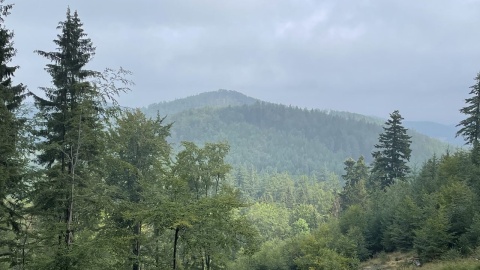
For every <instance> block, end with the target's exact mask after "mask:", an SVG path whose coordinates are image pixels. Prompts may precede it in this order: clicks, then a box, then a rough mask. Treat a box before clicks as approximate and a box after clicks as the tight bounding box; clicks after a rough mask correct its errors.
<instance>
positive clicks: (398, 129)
mask: <svg viewBox="0 0 480 270" xmlns="http://www.w3.org/2000/svg"><path fill="white" fill-rule="evenodd" d="M402 120H403V118H402V116H401V115H400V113H399V112H398V111H394V112H393V113H391V114H390V119H388V120H387V122H385V126H384V127H383V130H384V132H383V133H382V134H380V136H379V139H378V141H379V143H378V144H376V145H375V148H376V149H377V150H376V151H374V152H373V153H372V156H373V159H374V161H373V168H372V174H373V178H374V184H375V185H376V186H378V187H380V188H382V189H384V188H385V187H387V186H389V185H391V184H392V183H393V182H394V180H395V179H402V178H404V177H405V176H406V175H407V173H408V172H409V171H410V168H409V167H408V165H407V162H408V161H409V160H410V154H411V152H412V151H411V149H410V144H411V143H412V141H411V137H410V136H409V135H408V134H407V129H406V128H404V127H403V126H402Z"/></svg>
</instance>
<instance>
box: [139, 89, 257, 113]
mask: <svg viewBox="0 0 480 270" xmlns="http://www.w3.org/2000/svg"><path fill="white" fill-rule="evenodd" d="M257 101H258V100H257V99H254V98H252V97H248V96H246V95H244V94H242V93H239V92H236V91H231V90H224V89H221V90H218V91H214V92H205V93H201V94H198V95H195V96H190V97H186V98H182V99H176V100H174V101H168V102H160V103H154V104H151V105H149V106H148V107H146V108H142V111H143V112H144V113H145V114H146V115H148V116H151V117H152V116H156V115H157V112H159V113H160V115H162V116H165V115H173V114H175V113H178V112H182V111H186V110H191V109H198V108H205V107H210V108H223V107H228V106H239V105H250V104H253V103H255V102H257Z"/></svg>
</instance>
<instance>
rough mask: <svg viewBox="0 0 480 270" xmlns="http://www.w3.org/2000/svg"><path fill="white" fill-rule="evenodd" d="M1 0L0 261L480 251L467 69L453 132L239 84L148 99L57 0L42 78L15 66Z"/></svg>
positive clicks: (479, 104) (180, 260)
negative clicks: (272, 98)
mask: <svg viewBox="0 0 480 270" xmlns="http://www.w3.org/2000/svg"><path fill="white" fill-rule="evenodd" d="M12 7H13V6H12V5H9V4H4V0H0V23H1V26H0V269H69V270H73V269H133V270H140V269H145V270H146V269H240V270H241V269H259V270H260V269H358V268H361V267H362V263H363V262H364V261H367V260H369V259H370V258H373V257H378V256H379V254H385V253H389V252H394V251H400V252H411V253H413V254H414V256H415V258H416V259H415V261H414V262H416V263H417V262H419V263H421V264H424V263H429V262H432V261H438V260H450V261H452V260H459V259H461V258H472V257H475V256H477V257H478V256H479V255H480V249H479V248H478V247H479V245H480V214H479V213H480V196H479V195H480V166H479V164H480V154H479V153H480V152H479V151H480V150H479V149H480V148H479V145H478V141H479V139H480V138H479V137H480V113H479V109H478V108H480V73H479V74H478V75H477V77H476V78H475V85H473V86H472V87H471V92H470V95H471V97H470V98H468V99H467V100H466V106H465V107H464V108H461V112H462V113H464V114H465V115H466V118H465V120H463V121H461V122H460V123H459V128H460V129H459V131H458V133H457V134H458V135H459V136H461V137H463V138H465V140H466V142H467V145H468V146H469V148H468V149H465V150H455V151H453V150H448V151H445V150H446V148H445V145H444V144H442V143H440V142H438V141H435V140H432V139H429V138H427V137H426V136H422V135H420V134H418V133H414V132H410V131H408V130H407V128H405V127H404V125H403V120H404V119H403V117H402V116H401V114H400V112H399V111H396V110H394V111H393V112H392V113H391V114H390V115H389V116H388V119H387V120H386V121H385V122H383V121H382V122H381V124H380V125H379V124H378V120H372V119H370V118H368V117H364V116H360V115H355V114H348V113H338V112H324V111H319V110H305V109H299V108H292V107H287V106H283V105H275V104H269V103H265V102H259V101H257V100H253V99H250V98H246V99H245V98H244V97H242V96H239V95H238V93H235V92H228V94H229V95H230V96H232V95H233V96H236V98H241V99H243V101H241V102H239V103H238V104H232V102H233V101H232V100H225V99H223V100H222V99H221V100H215V99H212V98H211V95H212V94H210V96H209V97H208V96H207V97H206V96H204V97H206V100H203V101H201V102H200V104H202V105H201V106H199V105H192V104H190V103H189V102H191V101H192V102H196V101H195V100H196V99H194V98H191V99H189V100H190V101H188V100H187V101H185V100H184V101H177V104H178V105H177V106H176V107H175V106H173V105H168V106H173V107H171V108H169V109H168V110H167V111H163V112H161V113H155V109H152V108H150V109H149V113H148V115H146V114H145V113H144V112H142V110H140V109H122V108H121V107H120V106H119V104H117V102H116V100H115V99H116V97H117V96H118V95H121V94H122V93H123V92H126V91H130V87H132V85H133V84H132V82H131V81H130V80H129V77H130V72H129V71H127V70H124V69H118V70H114V69H110V68H107V69H105V70H104V71H95V70H89V69H87V68H86V67H87V64H88V63H89V61H90V60H91V59H92V57H93V56H94V54H95V47H94V46H93V42H92V40H90V39H89V38H88V35H87V33H85V32H84V31H83V24H82V22H81V20H80V17H79V15H78V13H77V12H76V11H75V12H71V11H70V9H67V13H66V19H65V20H64V21H62V22H60V23H59V25H58V28H57V29H58V31H59V34H58V36H57V37H56V38H55V39H54V41H53V44H52V47H53V48H55V49H54V50H53V51H48V50H47V51H43V50H40V49H39V50H37V51H35V53H36V54H37V55H38V56H39V57H44V58H45V59H46V60H47V61H49V63H48V64H47V65H46V67H45V71H46V73H45V76H49V77H50V78H51V85H49V86H41V87H40V88H39V89H40V91H41V92H42V94H36V93H34V92H33V91H29V89H28V88H27V87H26V86H25V85H23V84H14V83H13V81H12V77H13V76H14V74H15V72H16V70H17V69H18V67H17V66H14V65H12V64H10V63H11V62H12V61H13V62H14V60H15V59H14V57H15V53H16V50H15V48H14V42H13V39H14V35H13V30H11V29H7V28H6V27H5V26H4V24H3V22H4V20H5V19H6V18H7V17H8V15H9V13H10V11H11V10H12ZM52 27H54V26H52ZM47 38H48V37H47ZM38 56H37V57H38ZM32 57H33V56H32ZM29 87H33V86H29ZM213 96H215V94H213ZM27 99H33V100H34V103H35V109H36V112H35V114H34V115H33V116H31V115H30V114H28V112H25V111H24V108H25V102H26V100H27ZM235 100H236V99H235ZM206 103H207V105H208V106H205V104H206ZM226 104H228V105H227V106H225V105H226ZM164 105H165V104H164ZM169 112H170V113H171V114H172V115H171V117H172V118H171V119H170V118H169V116H168V113H169ZM162 113H163V114H165V115H167V116H164V115H163V114H162ZM152 114H153V115H152ZM152 116H153V117H152ZM230 140H231V141H230ZM252 142H254V144H253V145H249V144H252ZM437 151H438V152H437ZM414 158H417V160H416V161H414V162H413V161H412V160H414ZM422 159H423V160H422ZM408 263H409V262H408V261H407V262H406V265H404V266H405V267H409V266H410V265H408ZM475 267H477V268H475ZM478 267H480V264H479V263H478V261H474V260H472V261H471V262H469V263H468V265H467V266H465V268H464V269H478Z"/></svg>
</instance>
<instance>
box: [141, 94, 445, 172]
mask: <svg viewBox="0 0 480 270" xmlns="http://www.w3.org/2000/svg"><path fill="white" fill-rule="evenodd" d="M225 95H232V97H230V98H228V97H225ZM240 95H241V94H240ZM240 95H239V93H236V92H225V91H219V92H211V93H206V94H202V95H198V96H194V97H189V98H187V100H188V102H187V101H182V100H177V101H174V102H175V103H176V104H187V103H189V104H195V106H196V108H195V109H186V110H183V111H180V109H178V111H180V112H178V113H174V114H169V115H168V117H167V121H169V122H175V124H174V125H173V127H172V137H171V142H172V143H174V144H175V145H178V144H179V142H181V141H194V142H197V143H204V142H211V141H228V143H229V144H230V146H231V151H230V155H229V157H228V161H229V162H230V163H232V164H233V165H234V166H252V165H253V166H254V167H255V168H256V169H257V170H259V171H289V172H290V173H292V174H310V173H313V172H320V171H323V170H324V169H327V170H329V171H334V172H336V173H339V174H341V173H343V161H344V160H345V159H346V158H348V157H353V158H358V157H359V156H361V155H363V156H364V157H365V158H366V160H367V162H369V161H371V152H372V150H373V147H374V145H375V143H377V139H378V135H379V134H380V133H381V132H382V126H381V124H379V123H378V120H375V119H372V118H369V117H366V116H362V115H358V114H352V113H346V112H335V111H321V110H306V109H300V108H296V107H291V106H285V105H278V104H272V103H267V102H259V101H257V102H254V103H251V104H244V105H239V106H232V104H231V103H230V104H228V105H227V106H226V107H225V106H223V107H222V106H216V107H215V106H213V107H212V106H209V104H217V105H218V100H221V99H220V98H218V97H219V96H221V97H223V98H224V100H226V101H229V102H232V100H249V101H252V100H251V99H245V98H244V97H242V98H241V99H236V98H238V97H241V96H240ZM209 96H210V97H214V99H213V100H208V98H207V97H209ZM205 100H208V102H206V103H205V106H203V107H201V106H200V104H202V102H204V101H205ZM227 103H228V102H225V104H227ZM162 105H163V107H164V108H171V107H170V106H173V105H172V104H169V103H162ZM152 107H153V106H149V108H152ZM184 108H187V107H184ZM172 111H173V110H172ZM172 111H171V112H172ZM145 112H146V113H147V114H148V115H149V116H154V115H155V114H154V113H152V111H151V110H150V111H148V110H146V111H145ZM410 135H412V136H413V144H412V160H411V165H413V166H420V165H421V164H422V163H423V162H424V161H425V160H426V159H427V158H429V157H431V156H432V155H433V154H434V153H437V154H440V153H443V152H444V151H445V149H446V144H444V143H442V142H440V141H438V140H435V139H432V138H429V137H427V136H425V135H422V134H419V133H417V132H415V131H411V132H410Z"/></svg>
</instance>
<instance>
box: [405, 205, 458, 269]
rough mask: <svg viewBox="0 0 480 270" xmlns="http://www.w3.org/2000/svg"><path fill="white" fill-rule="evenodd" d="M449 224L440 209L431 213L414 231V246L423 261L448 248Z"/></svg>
mask: <svg viewBox="0 0 480 270" xmlns="http://www.w3.org/2000/svg"><path fill="white" fill-rule="evenodd" d="M449 226H450V224H449V222H448V218H447V215H446V214H445V213H444V211H442V210H440V211H436V212H434V213H432V214H431V216H429V217H428V218H427V219H426V220H425V222H424V223H423V224H422V227H421V228H420V229H418V230H416V231H415V240H414V248H415V250H416V251H417V252H418V255H419V256H420V258H421V259H422V260H423V261H431V260H433V259H435V258H438V257H439V256H441V255H442V254H443V253H445V252H446V251H447V250H448V244H449V243H450V241H451V239H452V235H451V233H449V232H448V231H449Z"/></svg>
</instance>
